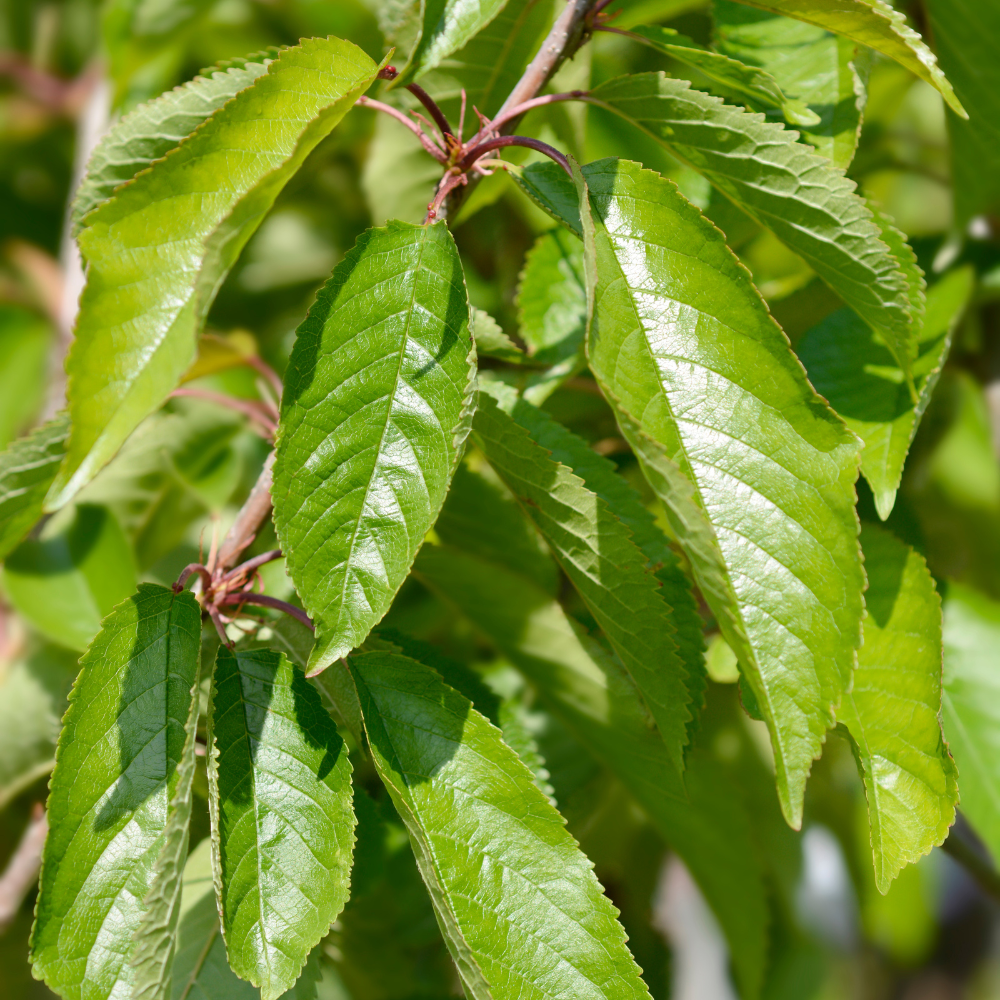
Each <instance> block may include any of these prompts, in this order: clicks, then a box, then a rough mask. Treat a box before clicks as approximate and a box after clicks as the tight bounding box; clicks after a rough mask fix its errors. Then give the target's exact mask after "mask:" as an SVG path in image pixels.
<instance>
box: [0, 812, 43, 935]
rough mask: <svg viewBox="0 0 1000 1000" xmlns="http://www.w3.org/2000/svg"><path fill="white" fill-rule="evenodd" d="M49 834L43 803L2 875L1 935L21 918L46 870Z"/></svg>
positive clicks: (0, 900)
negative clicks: (41, 872)
mask: <svg viewBox="0 0 1000 1000" xmlns="http://www.w3.org/2000/svg"><path fill="white" fill-rule="evenodd" d="M48 832H49V823H48V819H47V818H46V815H45V809H44V808H43V807H42V804H41V803H40V802H39V803H37V804H36V806H35V812H34V815H33V816H32V817H31V819H30V820H29V821H28V827H27V829H26V830H25V831H24V834H23V836H22V837H21V842H20V843H19V844H18V845H17V849H16V850H15V851H14V854H13V856H12V857H11V859H10V862H9V863H8V864H7V867H6V869H5V870H4V873H3V875H0V931H2V930H3V929H4V928H6V926H7V925H8V924H9V923H10V922H11V921H12V920H13V919H14V917H16V916H17V911H18V910H19V909H20V908H21V903H23V902H24V897H25V896H27V895H28V893H29V892H30V891H31V887H32V886H33V885H34V884H35V881H36V880H37V878H38V870H39V869H40V868H41V866H42V848H43V847H44V846H45V835H46V834H47V833H48Z"/></svg>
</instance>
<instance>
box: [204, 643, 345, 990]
mask: <svg viewBox="0 0 1000 1000" xmlns="http://www.w3.org/2000/svg"><path fill="white" fill-rule="evenodd" d="M212 701H213V708H212V744H211V745H212V754H211V760H210V763H209V781H210V788H211V798H210V803H211V807H212V836H213V843H214V850H215V862H214V863H215V868H216V878H217V883H218V887H219V888H218V891H219V912H220V914H221V915H222V934H223V937H224V938H225V940H226V949H227V951H228V954H229V964H230V965H231V966H232V968H233V971H234V972H235V973H236V974H237V975H238V976H240V977H241V978H242V979H246V980H249V981H250V982H251V983H253V984H254V985H255V986H259V987H260V990H261V1000H275V998H276V997H279V996H280V995H281V994H282V993H284V992H285V990H287V989H289V988H290V987H291V986H292V985H293V984H294V983H295V981H296V980H297V979H298V978H299V974H300V973H301V971H302V967H303V965H304V964H305V961H306V957H307V956H308V954H309V952H310V951H311V950H312V948H313V947H314V946H315V945H316V944H318V943H319V941H320V939H321V938H323V937H324V936H325V935H326V934H327V932H328V931H329V930H330V925H331V924H332V923H333V921H334V920H335V919H336V917H337V915H338V914H339V913H340V911H341V910H342V909H343V907H344V903H345V902H346V901H347V897H348V894H349V884H350V870H351V852H352V850H353V847H354V813H353V811H352V809H351V764H350V761H348V759H347V750H346V748H345V747H344V741H343V740H342V739H341V738H340V736H339V735H338V733H337V729H336V726H334V724H333V720H332V719H331V718H330V716H329V714H328V713H327V712H326V710H325V709H324V708H323V705H322V703H321V702H320V697H319V694H318V693H317V692H316V691H315V690H314V689H313V687H312V685H311V684H309V683H308V682H307V681H306V679H305V677H304V676H303V675H302V674H301V673H300V672H299V671H297V670H296V669H295V667H293V666H292V664H291V663H290V662H289V661H288V659H287V658H286V657H285V656H284V655H283V654H282V653H277V652H274V651H272V650H266V649H256V650H245V651H238V652H233V651H231V650H230V649H228V648H227V647H226V646H220V647H219V656H218V660H217V662H216V668H215V692H214V695H213V699H212Z"/></svg>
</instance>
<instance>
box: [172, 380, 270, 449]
mask: <svg viewBox="0 0 1000 1000" xmlns="http://www.w3.org/2000/svg"><path fill="white" fill-rule="evenodd" d="M170 395H171V396H189V397H191V398H193V399H205V400H208V402H210V403H217V404H218V405H219V406H225V407H226V408H227V409H230V410H235V411H236V412H237V413H242V414H243V415H244V416H247V417H249V418H250V419H251V420H256V421H257V423H259V424H260V425H261V427H263V428H264V430H266V431H267V432H268V434H269V435H270V436H271V438H272V439H273V438H274V434H275V432H276V431H277V429H278V425H277V424H276V423H275V421H274V416H273V415H272V414H271V413H269V412H268V407H267V406H266V405H265V404H264V403H258V402H256V401H255V400H252V399H237V398H236V397H235V396H226V395H224V394H223V393H221V392H211V391H210V390H208V389H184V388H181V389H174V391H173V392H172V393H171V394H170Z"/></svg>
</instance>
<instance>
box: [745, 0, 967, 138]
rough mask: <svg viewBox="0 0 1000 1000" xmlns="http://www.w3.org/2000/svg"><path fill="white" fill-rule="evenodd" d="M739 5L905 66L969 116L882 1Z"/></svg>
mask: <svg viewBox="0 0 1000 1000" xmlns="http://www.w3.org/2000/svg"><path fill="white" fill-rule="evenodd" d="M738 2H739V3H744V4H747V5H748V6H750V7H756V8H758V9H759V10H766V11H768V12H769V13H772V14H785V15H787V16H788V17H794V18H798V19H799V20H800V21H805V22H806V23H807V24H815V25H816V26H817V27H819V28H825V29H826V30H827V31H833V32H835V33H836V34H838V35H844V36H845V37H846V38H850V39H851V40H852V41H854V42H857V43H858V44H860V45H867V46H868V47H869V48H872V49H875V51H876V52H881V53H882V55H884V56H888V57H889V58H890V59H893V60H895V61H896V62H898V63H899V64H900V66H905V67H906V68H907V69H908V70H909V71H910V72H911V73H914V74H916V75H917V76H919V77H920V79H921V80H925V81H926V82H927V83H929V84H930V85H931V86H932V87H934V88H935V89H936V90H938V91H939V92H940V94H941V96H942V97H943V98H944V99H945V100H946V101H947V102H948V104H949V105H950V106H951V108H952V110H953V111H955V112H956V113H957V114H959V115H961V116H962V117H963V118H966V117H968V116H967V115H966V113H965V110H964V108H963V107H962V105H961V104H960V103H959V101H958V98H957V97H956V96H955V92H954V91H953V90H952V88H951V84H950V83H949V82H948V80H947V78H946V77H945V75H944V73H942V72H941V69H940V67H939V66H938V64H937V59H936V58H935V56H934V53H933V52H931V50H930V49H929V48H927V46H926V45H925V44H924V41H923V39H922V38H921V37H920V35H918V34H917V33H916V32H915V31H914V30H913V29H912V28H911V27H910V26H909V25H908V24H907V23H906V18H905V17H904V16H903V15H902V14H901V13H900V12H899V11H897V10H893V9H892V7H890V6H889V4H888V3H886V2H885V0H738Z"/></svg>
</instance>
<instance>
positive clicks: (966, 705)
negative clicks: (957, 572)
mask: <svg viewBox="0 0 1000 1000" xmlns="http://www.w3.org/2000/svg"><path fill="white" fill-rule="evenodd" d="M997 650H1000V604H998V603H997V602H996V601H992V600H990V599H989V598H988V597H985V596H984V595H983V594H980V593H977V592H976V591H975V590H972V589H971V588H969V587H966V586H963V585H962V584H958V583H950V584H949V585H948V593H947V597H946V598H945V602H944V697H943V703H944V732H945V736H946V737H947V739H948V744H949V746H950V747H951V751H952V753H953V754H954V755H955V762H956V763H957V764H958V771H959V775H960V777H961V791H962V813H963V815H965V816H966V817H968V819H969V820H970V822H971V823H972V825H973V826H974V827H975V829H976V832H977V833H978V834H979V836H980V837H981V838H982V840H983V843H984V844H986V846H987V847H988V848H989V851H990V854H992V855H993V859H994V863H1000V670H998V669H997Z"/></svg>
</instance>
